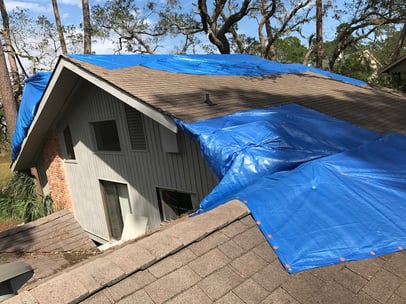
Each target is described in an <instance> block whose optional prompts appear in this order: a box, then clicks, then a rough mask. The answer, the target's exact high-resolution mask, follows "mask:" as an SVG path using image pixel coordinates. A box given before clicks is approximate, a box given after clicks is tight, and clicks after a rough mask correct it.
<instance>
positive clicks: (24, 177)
mask: <svg viewBox="0 0 406 304" xmlns="http://www.w3.org/2000/svg"><path fill="white" fill-rule="evenodd" d="M52 212H53V210H52V199H51V197H50V196H45V197H40V196H38V195H37V192H36V185H35V180H34V178H33V177H32V176H30V175H28V174H26V173H21V172H18V173H15V174H14V175H13V177H12V179H11V180H10V181H9V182H8V183H7V184H6V186H5V187H4V188H3V189H1V190H0V217H2V218H11V219H19V220H22V221H24V222H30V221H33V220H36V219H38V218H41V217H43V216H46V215H49V214H51V213H52Z"/></svg>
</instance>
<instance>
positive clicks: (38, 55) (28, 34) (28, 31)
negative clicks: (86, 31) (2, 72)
mask: <svg viewBox="0 0 406 304" xmlns="http://www.w3.org/2000/svg"><path fill="white" fill-rule="evenodd" d="M63 32H64V36H65V40H66V42H67V51H68V52H70V53H77V52H83V49H82V44H83V35H82V34H81V33H80V32H79V31H78V30H77V29H76V28H75V27H74V26H64V27H63ZM10 33H11V39H12V44H13V46H14V48H15V53H16V54H17V55H18V57H20V58H23V59H24V60H25V61H26V64H25V65H26V67H27V69H28V70H29V73H30V74H31V73H35V72H36V71H39V70H47V71H49V70H52V68H53V67H54V65H55V63H56V61H57V59H58V56H59V54H61V52H62V50H61V45H60V41H59V39H58V31H57V28H56V26H55V24H54V23H52V22H51V21H49V20H48V19H47V18H46V17H45V16H38V17H37V18H33V17H31V16H30V15H29V14H28V11H27V10H21V9H17V10H13V11H12V12H11V14H10ZM27 61H28V62H27Z"/></svg>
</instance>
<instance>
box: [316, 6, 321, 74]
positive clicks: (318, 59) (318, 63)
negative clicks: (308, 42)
mask: <svg viewBox="0 0 406 304" xmlns="http://www.w3.org/2000/svg"><path fill="white" fill-rule="evenodd" d="M316 67H317V68H319V69H322V68H323V3H322V0H317V1H316Z"/></svg>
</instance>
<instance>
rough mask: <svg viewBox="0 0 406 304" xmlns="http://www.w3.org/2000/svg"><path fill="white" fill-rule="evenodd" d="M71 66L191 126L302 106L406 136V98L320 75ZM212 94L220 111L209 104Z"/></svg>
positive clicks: (367, 126)
mask: <svg viewBox="0 0 406 304" xmlns="http://www.w3.org/2000/svg"><path fill="white" fill-rule="evenodd" d="M66 60H69V61H71V62H72V63H75V64H76V65H78V66H80V67H81V68H82V69H84V70H86V71H88V72H90V73H92V74H94V75H96V76H98V77H100V78H103V79H104V80H106V81H108V82H109V83H111V84H113V85H115V86H117V87H118V88H120V89H121V90H123V91H125V92H126V93H128V94H130V95H132V96H135V97H136V98H138V99H139V100H141V101H143V102H145V103H146V104H148V105H150V106H152V107H153V108H155V109H157V110H159V111H160V112H163V113H165V114H167V115H169V116H172V117H177V118H179V119H181V120H184V121H186V122H192V121H197V120H202V119H207V118H211V117H217V116H221V115H225V114H229V113H232V112H235V111H239V110H246V109H254V108H265V107H272V106H277V105H282V104H286V103H297V104H300V105H303V106H305V107H309V108H312V109H314V110H317V111H319V112H322V113H325V114H327V115H330V116H333V117H336V118H338V119H342V120H346V121H348V122H351V123H353V124H356V125H359V126H361V127H364V128H367V129H370V130H373V131H377V132H380V133H385V132H390V131H392V132H399V133H403V134H406V123H405V120H404V117H406V98H405V97H403V96H400V95H396V94H394V93H391V92H385V91H383V90H380V89H376V88H373V87H370V86H368V85H365V86H355V85H352V84H347V83H344V82H341V81H337V80H333V79H330V78H327V77H324V76H321V75H317V74H314V73H304V74H279V75H272V76H264V77H249V76H212V75H191V74H180V73H173V72H165V71H158V70H153V69H149V68H145V67H142V66H136V67H128V68H121V69H107V68H103V67H100V66H96V65H93V64H89V63H85V62H82V61H78V60H76V59H71V58H67V59H66ZM207 94H209V98H210V100H211V101H212V102H213V103H214V104H215V105H214V106H209V105H208V104H207V103H205V100H206V98H207V97H206V95H207Z"/></svg>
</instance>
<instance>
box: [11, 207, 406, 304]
mask: <svg viewBox="0 0 406 304" xmlns="http://www.w3.org/2000/svg"><path fill="white" fill-rule="evenodd" d="M78 302H81V303H87V304H90V303H122V304H123V303H153V304H157V303H170V304H174V303H233V304H235V303H263V304H265V303H302V304H305V303H352V304H356V303H368V304H371V303H372V304H374V303H376V304H378V303H388V304H389V303H397V304H401V303H406V252H404V251H401V252H397V253H394V254H390V255H385V256H380V257H375V258H371V259H367V260H362V261H353V262H345V263H342V264H338V265H334V266H327V267H321V268H316V269H313V270H307V271H303V272H299V273H296V274H293V275H290V274H288V273H287V272H286V271H285V270H284V269H283V267H282V266H281V264H280V262H279V260H278V259H277V257H276V255H275V253H274V252H273V250H272V249H271V248H270V247H269V245H268V243H267V242H266V240H265V239H264V237H263V235H262V233H261V232H260V231H259V229H258V228H257V226H256V223H255V222H254V220H253V219H252V217H251V216H250V214H249V212H248V210H247V209H246V207H245V206H244V205H243V204H242V203H240V202H238V201H233V202H230V203H228V204H226V205H223V206H220V207H218V208H216V209H214V210H212V211H209V212H207V213H204V214H201V215H199V216H196V217H192V218H186V219H181V220H180V221H178V222H176V223H175V224H173V225H170V226H169V227H166V229H164V230H162V231H160V232H157V233H155V234H152V235H150V236H148V237H145V238H143V239H141V240H139V241H136V242H132V243H129V244H127V245H125V246H123V247H121V248H118V249H116V250H113V251H111V252H107V253H105V254H103V255H101V256H98V257H96V258H95V259H92V260H90V261H89V262H87V263H84V264H81V265H80V266H76V267H74V268H71V269H68V270H66V271H65V272H64V273H63V274H62V275H60V276H56V277H53V278H51V279H50V280H48V281H46V282H44V283H43V284H41V285H39V286H36V287H35V288H33V289H31V290H25V291H23V292H22V293H21V294H20V295H18V296H16V297H14V298H12V299H10V300H8V301H6V302H5V303H7V304H10V303H36V304H38V303H78Z"/></svg>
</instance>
